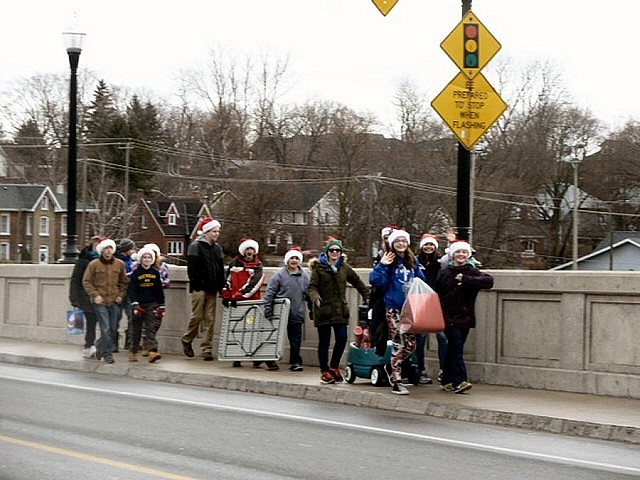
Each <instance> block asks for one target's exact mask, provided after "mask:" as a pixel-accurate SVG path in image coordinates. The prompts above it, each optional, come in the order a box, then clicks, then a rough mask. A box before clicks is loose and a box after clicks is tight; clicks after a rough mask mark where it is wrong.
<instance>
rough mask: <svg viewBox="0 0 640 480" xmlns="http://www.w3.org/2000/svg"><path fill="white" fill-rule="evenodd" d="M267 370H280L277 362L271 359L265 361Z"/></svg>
mask: <svg viewBox="0 0 640 480" xmlns="http://www.w3.org/2000/svg"><path fill="white" fill-rule="evenodd" d="M267 370H271V371H273V370H280V367H279V366H278V364H277V363H276V362H274V361H273V360H269V361H268V362H267Z"/></svg>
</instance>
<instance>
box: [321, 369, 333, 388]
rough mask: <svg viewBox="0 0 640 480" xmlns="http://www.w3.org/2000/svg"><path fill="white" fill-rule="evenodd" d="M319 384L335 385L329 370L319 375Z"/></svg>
mask: <svg viewBox="0 0 640 480" xmlns="http://www.w3.org/2000/svg"><path fill="white" fill-rule="evenodd" d="M320 383H322V384H324V385H330V384H332V383H336V379H335V378H333V375H331V372H330V371H329V370H325V371H324V372H322V374H321V375H320Z"/></svg>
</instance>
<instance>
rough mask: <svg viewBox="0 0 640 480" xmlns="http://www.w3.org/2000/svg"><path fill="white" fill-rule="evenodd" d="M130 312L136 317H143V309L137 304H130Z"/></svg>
mask: <svg viewBox="0 0 640 480" xmlns="http://www.w3.org/2000/svg"><path fill="white" fill-rule="evenodd" d="M131 311H132V312H133V314H134V315H135V316H136V317H140V316H142V315H144V308H142V307H141V306H140V304H139V303H138V302H133V303H132V304H131Z"/></svg>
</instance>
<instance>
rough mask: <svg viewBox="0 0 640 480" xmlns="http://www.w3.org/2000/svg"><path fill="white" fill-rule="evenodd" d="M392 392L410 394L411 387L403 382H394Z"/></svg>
mask: <svg viewBox="0 0 640 480" xmlns="http://www.w3.org/2000/svg"><path fill="white" fill-rule="evenodd" d="M391 393H395V394H396V395H409V389H408V388H407V387H406V386H405V385H404V384H403V383H400V382H393V388H392V389H391Z"/></svg>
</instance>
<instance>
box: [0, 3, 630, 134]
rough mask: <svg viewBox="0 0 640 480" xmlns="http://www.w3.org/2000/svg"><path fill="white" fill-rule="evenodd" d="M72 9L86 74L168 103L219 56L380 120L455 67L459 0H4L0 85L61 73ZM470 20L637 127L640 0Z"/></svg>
mask: <svg viewBox="0 0 640 480" xmlns="http://www.w3.org/2000/svg"><path fill="white" fill-rule="evenodd" d="M74 11H75V12H77V15H78V18H79V20H80V24H81V26H82V28H83V29H84V31H85V32H86V33H87V38H86V41H85V45H84V48H83V52H82V56H81V59H80V67H81V68H87V69H90V70H92V71H94V72H96V73H97V74H98V75H99V76H100V77H101V78H104V79H105V80H106V81H107V82H108V83H109V84H112V85H119V86H127V87H132V88H146V89H149V90H152V91H154V92H155V93H157V94H158V95H161V96H163V97H166V98H168V97H169V96H170V95H171V93H172V92H174V91H175V86H176V78H177V77H178V75H179V71H180V69H182V68H185V67H187V68H188V67H192V66H194V65H197V64H202V63H204V61H205V60H206V58H207V55H208V52H209V51H210V50H211V49H214V48H216V49H217V48H223V49H224V50H225V51H228V52H230V53H234V54H237V55H238V56H243V55H245V54H250V55H259V54H262V53H265V52H269V53H270V54H272V55H273V56H275V57H278V56H280V57H282V56H285V55H289V56H290V65H289V73H290V74H291V75H292V78H293V80H294V83H293V88H292V90H291V92H290V96H291V99H292V100H293V101H302V100H305V99H308V98H317V99H322V100H335V101H338V102H341V103H343V104H345V105H347V106H349V107H351V108H354V109H355V110H358V111H370V112H372V113H374V114H375V115H377V116H378V118H379V119H380V120H381V121H382V122H383V123H388V122H390V121H391V120H392V118H393V106H392V102H393V96H394V94H395V92H396V90H397V87H398V84H399V83H400V81H401V80H402V79H405V78H406V79H410V80H412V81H413V82H414V83H415V84H416V85H417V86H418V88H420V89H421V90H423V91H425V92H427V94H428V97H429V101H430V100H432V99H433V97H435V96H436V95H437V94H438V93H439V92H440V91H441V90H442V89H443V88H444V87H445V85H446V84H447V83H448V82H449V81H450V80H451V79H452V78H453V77H454V76H455V74H456V73H457V71H458V70H457V67H456V66H455V65H454V64H453V62H452V61H451V60H450V59H449V57H448V56H447V55H446V54H445V53H444V52H443V51H442V50H441V49H440V43H441V42H442V40H443V39H444V38H445V37H446V36H447V35H448V34H449V32H450V31H451V30H452V29H453V28H454V27H455V26H456V24H457V23H458V22H459V21H460V18H461V1H460V0H398V3H397V5H396V6H395V8H394V9H393V10H392V11H391V12H390V13H389V14H388V15H387V16H386V17H384V16H382V15H381V14H380V13H379V12H378V10H377V9H376V7H375V6H374V4H373V3H372V2H371V0H275V1H268V0H224V1H223V0H182V1H180V2H158V1H157V0H156V1H147V0H128V1H122V0H111V1H109V2H98V1H90V0H83V1H79V0H20V1H12V2H3V5H2V16H1V18H2V28H0V45H2V46H1V47H0V49H1V51H2V55H1V56H0V59H1V60H0V89H4V88H6V87H7V86H9V85H10V84H11V82H12V80H15V79H18V78H24V77H30V76H32V75H34V74H37V73H64V72H68V71H69V64H68V60H67V55H66V52H65V49H64V44H63V42H62V37H61V32H62V31H63V30H64V29H65V28H67V27H68V26H69V24H70V23H71V19H72V17H73V13H74ZM473 11H474V13H475V14H476V15H477V16H478V18H479V19H480V21H481V22H482V23H483V24H484V25H485V27H487V29H488V30H489V31H491V33H492V34H493V35H494V37H496V39H497V40H498V41H499V42H500V43H501V44H502V50H500V52H498V54H497V55H496V56H495V57H494V61H497V60H498V59H500V58H503V59H513V60H514V61H517V62H529V61H533V60H549V61H551V62H554V63H555V64H556V65H557V67H558V69H559V71H560V72H561V73H562V74H563V78H564V79H565V82H566V85H567V87H568V89H569V91H570V92H571V95H572V98H570V100H573V101H575V102H576V103H578V104H579V105H580V106H583V107H587V108H589V109H591V111H592V112H593V114H594V115H595V116H596V117H598V118H600V119H601V120H603V121H604V122H605V124H606V125H607V126H609V127H616V126H620V125H622V124H623V123H624V122H625V121H627V120H628V119H630V118H635V119H638V120H640V94H638V89H637V83H638V79H637V78H638V75H637V74H638V73H640V62H639V58H640V56H639V54H638V51H637V50H638V45H639V44H640V41H639V40H640V38H639V37H640V27H638V19H639V18H640V0H614V1H610V2H606V1H601V0H582V1H575V0H536V1H531V2H524V1H520V0H473ZM490 67H491V64H489V66H488V67H487V68H486V69H485V71H484V73H485V75H486V76H487V78H488V79H489V81H490V82H491V80H492V79H491V72H490Z"/></svg>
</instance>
